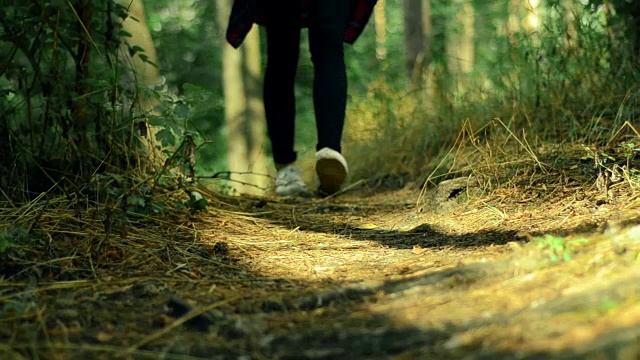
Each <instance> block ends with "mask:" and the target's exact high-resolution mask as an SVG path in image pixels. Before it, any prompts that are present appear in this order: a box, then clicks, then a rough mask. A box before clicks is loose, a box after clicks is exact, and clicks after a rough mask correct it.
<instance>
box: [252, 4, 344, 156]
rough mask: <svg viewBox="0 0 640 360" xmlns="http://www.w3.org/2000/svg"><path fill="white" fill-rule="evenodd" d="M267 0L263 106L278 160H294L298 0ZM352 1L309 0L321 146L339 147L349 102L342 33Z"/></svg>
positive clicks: (311, 49)
mask: <svg viewBox="0 0 640 360" xmlns="http://www.w3.org/2000/svg"><path fill="white" fill-rule="evenodd" d="M267 1H268V2H265V5H264V6H265V10H266V13H265V15H266V19H265V20H266V22H265V27H266V32H267V69H266V71H265V77H264V107H265V113H266V118H267V131H268V133H269V138H270V140H271V148H272V152H273V158H274V161H275V163H276V164H279V165H285V164H289V163H292V162H294V161H295V160H296V152H295V150H294V134H295V131H294V130H295V96H294V82H295V76H296V70H297V67H298V59H299V54H300V19H301V17H300V0H286V1H283V0H280V1H272V0H267ZM349 3H350V2H349V1H348V0H309V19H308V20H309V48H310V51H311V59H312V61H313V68H314V83H313V104H314V111H315V116H316V129H317V132H318V144H317V145H316V148H317V149H318V150H320V149H322V148H324V147H329V148H331V149H334V150H336V151H340V150H341V139H342V130H343V127H344V118H345V108H346V102H347V75H346V69H345V63H344V44H343V39H344V31H345V26H346V23H347V18H348V16H349Z"/></svg>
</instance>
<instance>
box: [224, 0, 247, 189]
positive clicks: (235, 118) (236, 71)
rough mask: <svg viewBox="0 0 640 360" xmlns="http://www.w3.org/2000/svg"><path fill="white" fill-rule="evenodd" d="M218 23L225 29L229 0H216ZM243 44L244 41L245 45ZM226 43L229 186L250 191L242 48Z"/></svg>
mask: <svg viewBox="0 0 640 360" xmlns="http://www.w3.org/2000/svg"><path fill="white" fill-rule="evenodd" d="M216 6H217V10H218V23H219V24H220V28H221V29H226V28H227V24H228V19H229V14H230V12H231V2H230V1H229V0H217V1H216ZM244 46H246V44H245V45H244ZM244 51H245V48H244V47H242V48H240V49H238V50H236V49H234V48H233V47H231V46H230V45H229V44H226V43H225V44H223V45H222V82H223V93H224V114H225V118H226V122H227V163H228V164H227V165H228V168H229V171H230V172H231V180H232V181H233V182H235V183H232V186H233V187H234V189H235V190H236V191H237V192H238V193H247V192H252V191H253V190H251V189H250V186H245V185H244V183H249V181H248V176H246V174H245V173H246V172H248V171H249V157H250V155H249V147H248V145H247V124H246V117H247V110H246V109H247V105H248V104H247V102H248V100H247V96H246V94H247V92H246V89H245V83H244V74H243V57H244V56H243V55H244V54H243V52H244Z"/></svg>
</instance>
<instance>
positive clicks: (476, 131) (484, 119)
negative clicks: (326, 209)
mask: <svg viewBox="0 0 640 360" xmlns="http://www.w3.org/2000/svg"><path fill="white" fill-rule="evenodd" d="M552 9H553V11H551V13H549V14H546V17H545V18H544V24H545V26H544V27H541V28H539V29H538V30H537V31H536V32H533V33H524V32H520V33H517V34H512V35H511V36H505V35H504V34H499V33H496V34H495V37H494V38H493V39H488V40H487V41H488V42H489V43H490V44H489V45H487V46H488V47H493V48H495V49H496V50H495V51H496V53H495V54H493V58H494V59H496V61H495V62H493V63H479V64H477V65H476V67H477V68H479V69H480V70H478V71H476V72H474V73H470V74H450V73H448V72H446V71H440V70H438V69H439V67H438V64H435V63H434V64H432V66H431V68H430V69H429V70H428V71H427V74H426V76H427V81H426V82H425V84H424V86H423V87H422V88H421V89H419V90H413V91H409V92H408V91H406V90H404V89H397V88H395V89H394V88H390V87H388V86H386V85H385V82H384V81H380V82H378V83H373V84H372V85H371V86H370V91H369V93H368V94H367V95H366V96H363V97H360V98H357V99H355V100H354V105H353V107H352V108H351V110H350V113H349V121H348V128H347V136H348V144H347V146H346V147H347V149H348V154H349V156H350V158H352V159H355V161H352V165H351V169H352V174H353V177H354V178H356V179H358V178H371V177H376V176H382V175H385V174H405V175H408V177H409V178H410V179H412V180H414V181H416V182H417V183H418V185H426V186H427V187H430V186H432V185H434V184H436V183H438V182H439V181H441V180H443V179H447V178H454V177H459V176H469V175H482V176H483V177H485V178H489V179H490V182H491V183H492V184H494V185H496V184H500V183H505V182H508V181H509V180H510V178H512V177H513V176H514V175H515V174H518V173H523V172H529V173H532V172H544V171H547V170H548V169H550V168H553V167H555V166H562V165H563V164H558V163H557V161H556V159H555V158H554V156H555V155H556V154H557V152H558V151H559V150H558V149H559V148H560V147H561V146H564V145H566V146H567V148H569V147H572V146H573V145H575V144H578V145H582V146H585V147H587V148H592V149H598V150H593V151H600V152H603V153H607V152H611V153H614V152H615V153H617V154H621V153H624V154H626V155H624V160H625V161H626V162H627V163H628V164H627V166H626V170H624V172H625V176H626V178H627V179H634V178H637V174H638V171H639V170H638V167H634V166H633V165H632V164H631V162H632V160H633V159H635V158H636V156H637V153H638V151H637V144H638V142H640V136H639V135H640V134H638V131H637V128H636V127H634V125H632V124H634V123H636V120H637V117H638V109H639V108H640V88H639V87H638V85H637V84H638V82H637V80H638V79H639V78H640V71H638V70H639V69H638V68H637V67H636V66H635V65H634V61H633V54H631V52H630V51H629V47H627V45H626V44H628V42H626V41H625V40H624V39H620V38H615V37H614V36H613V35H611V32H610V29H609V28H608V27H607V23H606V21H605V20H604V18H603V15H602V12H598V11H593V12H587V11H585V12H583V13H581V14H574V15H575V19H574V20H572V21H567V20H566V19H567V14H568V10H567V9H563V8H562V7H561V6H559V5H558V6H557V7H554V8H552ZM453 77H457V78H458V79H459V80H457V81H461V82H463V84H464V86H452V85H448V86H447V85H446V84H447V83H449V84H450V83H451V82H452V80H450V79H451V78H453ZM443 78H444V79H445V80H446V81H442V79H443ZM593 151H591V152H593ZM373 154H375V155H373ZM372 155H373V156H372ZM600 159H603V158H602V157H600ZM601 165H602V164H601ZM611 165H612V162H610V163H609V164H608V165H607V166H611ZM597 174H598V172H597V171H594V172H593V175H594V176H597Z"/></svg>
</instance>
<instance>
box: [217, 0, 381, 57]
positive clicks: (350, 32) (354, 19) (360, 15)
mask: <svg viewBox="0 0 640 360" xmlns="http://www.w3.org/2000/svg"><path fill="white" fill-rule="evenodd" d="M300 1H301V2H302V13H301V14H300V15H301V17H302V26H303V27H306V26H307V19H308V14H307V9H308V2H309V0H300ZM319 1H322V0H319ZM345 1H346V0H345ZM349 1H350V2H351V11H350V14H349V21H348V23H347V28H346V29H345V33H344V41H345V42H346V43H349V44H353V43H354V42H355V41H356V40H357V39H358V36H360V34H361V33H362V30H364V27H365V26H366V25H367V22H368V21H369V17H371V13H372V12H373V7H374V6H375V5H376V2H377V1H378V0H349ZM260 8H261V6H260V4H259V0H234V2H233V9H232V10H231V17H230V18H229V27H228V28H227V41H228V42H229V44H231V45H232V46H233V47H235V48H237V47H238V46H240V44H242V42H243V41H244V38H245V37H246V36H247V33H249V30H251V27H253V24H254V23H255V24H261V25H262V24H264V14H263V11H262V10H261V9H260Z"/></svg>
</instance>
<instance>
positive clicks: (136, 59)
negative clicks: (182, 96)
mask: <svg viewBox="0 0 640 360" xmlns="http://www.w3.org/2000/svg"><path fill="white" fill-rule="evenodd" d="M116 2H117V3H118V4H120V5H122V6H124V7H126V8H128V9H129V17H128V18H126V19H125V20H124V21H123V22H122V24H121V26H122V29H123V30H124V31H126V32H127V33H129V34H131V37H127V38H125V39H124V41H125V42H126V47H123V49H122V53H123V55H124V56H126V57H127V59H128V62H129V64H130V66H131V71H132V73H133V76H132V77H133V79H134V80H135V81H136V86H138V88H140V89H141V90H142V91H138V93H137V99H136V101H137V102H138V105H139V106H140V110H142V112H144V113H145V114H155V115H158V114H157V112H156V110H155V108H156V106H157V105H159V103H160V102H159V100H158V99H157V98H156V97H154V96H150V94H149V93H148V92H147V91H146V88H147V87H151V86H153V85H159V84H161V83H162V77H161V76H160V70H159V69H158V63H159V61H158V53H157V51H156V47H155V45H154V43H153V38H152V37H151V32H150V31H149V26H148V24H147V16H146V13H145V11H144V5H143V3H142V0H116ZM133 47H140V48H142V49H144V52H142V53H137V54H134V56H131V55H130V54H129V51H128V49H127V48H133ZM141 55H142V56H144V58H145V59H146V61H145V60H143V57H142V56H141ZM139 129H140V132H141V135H142V137H143V138H145V140H146V143H145V147H146V150H147V157H146V158H145V159H144V161H139V163H140V164H145V165H148V166H149V167H148V168H147V169H146V170H147V171H148V172H150V171H154V170H155V169H156V168H158V167H160V166H162V165H163V164H164V162H165V160H166V155H165V154H164V153H163V152H162V151H161V150H160V148H161V145H160V142H159V141H158V140H157V139H156V137H155V134H156V133H157V132H158V131H160V130H161V128H160V127H158V126H151V125H148V124H147V123H146V122H144V121H143V122H141V123H140V124H139Z"/></svg>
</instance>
